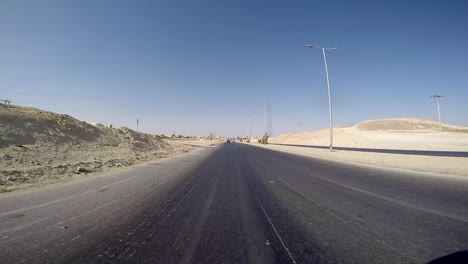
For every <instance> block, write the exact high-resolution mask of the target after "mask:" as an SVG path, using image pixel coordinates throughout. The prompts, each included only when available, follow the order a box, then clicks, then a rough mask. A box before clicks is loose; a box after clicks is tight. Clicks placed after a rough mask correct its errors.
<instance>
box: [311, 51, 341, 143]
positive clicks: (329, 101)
mask: <svg viewBox="0 0 468 264" xmlns="http://www.w3.org/2000/svg"><path fill="white" fill-rule="evenodd" d="M306 47H308V48H317V49H322V53H323V62H325V74H326V76H327V88H328V110H329V113H330V151H332V150H333V119H332V118H333V115H332V102H331V92H330V80H329V79H328V65H327V57H326V56H325V50H338V48H336V47H335V48H321V47H315V46H312V45H306Z"/></svg>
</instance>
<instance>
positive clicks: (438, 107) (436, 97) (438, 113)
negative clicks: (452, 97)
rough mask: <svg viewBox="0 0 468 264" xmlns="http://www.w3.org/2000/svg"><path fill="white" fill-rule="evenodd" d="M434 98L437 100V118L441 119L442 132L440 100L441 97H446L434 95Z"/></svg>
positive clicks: (440, 129)
mask: <svg viewBox="0 0 468 264" xmlns="http://www.w3.org/2000/svg"><path fill="white" fill-rule="evenodd" d="M431 97H432V98H434V99H435V101H436V103H437V116H438V117H439V132H442V120H441V118H440V103H439V99H440V98H441V97H444V96H443V95H433V96H431Z"/></svg>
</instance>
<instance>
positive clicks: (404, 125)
mask: <svg viewBox="0 0 468 264" xmlns="http://www.w3.org/2000/svg"><path fill="white" fill-rule="evenodd" d="M355 127H356V128H358V129H359V130H367V131H372V130H425V129H434V130H435V129H439V123H438V122H436V121H432V120H426V119H418V118H392V119H377V120H368V121H364V122H361V123H359V124H357V125H356V126H355Z"/></svg>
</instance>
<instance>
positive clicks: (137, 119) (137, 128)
mask: <svg viewBox="0 0 468 264" xmlns="http://www.w3.org/2000/svg"><path fill="white" fill-rule="evenodd" d="M137 132H138V118H137Z"/></svg>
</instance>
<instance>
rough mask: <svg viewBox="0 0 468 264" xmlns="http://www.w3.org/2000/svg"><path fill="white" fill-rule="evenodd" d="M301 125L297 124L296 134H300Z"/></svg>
mask: <svg viewBox="0 0 468 264" xmlns="http://www.w3.org/2000/svg"><path fill="white" fill-rule="evenodd" d="M301 125H302V123H297V133H300V132H301Z"/></svg>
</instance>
